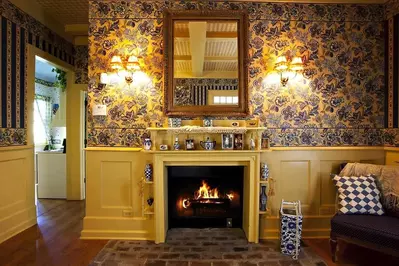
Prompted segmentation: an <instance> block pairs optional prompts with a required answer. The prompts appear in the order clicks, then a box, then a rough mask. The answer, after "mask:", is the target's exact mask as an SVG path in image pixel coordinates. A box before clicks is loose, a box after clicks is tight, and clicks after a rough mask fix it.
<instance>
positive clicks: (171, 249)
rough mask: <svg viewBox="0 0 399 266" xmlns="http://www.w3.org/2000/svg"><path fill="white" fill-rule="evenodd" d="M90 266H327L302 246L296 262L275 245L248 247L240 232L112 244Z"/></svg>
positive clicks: (183, 233) (187, 233)
mask: <svg viewBox="0 0 399 266" xmlns="http://www.w3.org/2000/svg"><path fill="white" fill-rule="evenodd" d="M90 265H107V266H108V265H137V266H138V265H154V266H155V265H156V266H172V265H176V266H177V265H178V266H269V265H270V266H271V265H276V266H277V265H280V266H290V265H312V266H326V265H327V264H326V263H325V262H324V261H323V260H322V259H321V258H320V257H319V256H318V255H316V254H315V253H314V252H313V251H312V250H311V249H310V248H309V247H305V246H302V247H301V253H300V256H299V259H298V260H296V261H295V260H293V259H292V258H291V257H289V256H285V255H282V254H281V253H280V251H279V242H278V241H261V242H260V243H258V244H253V243H248V242H247V239H246V237H245V234H244V232H243V231H242V230H241V229H227V228H226V229H224V228H223V229H215V228H212V229H191V228H190V229H182V228H179V229H172V230H169V231H168V235H167V239H166V243H165V244H159V245H157V244H155V243H154V242H152V241H123V240H111V241H109V242H108V243H107V245H106V246H105V247H104V248H103V249H102V250H101V251H100V253H99V254H98V255H97V256H96V257H95V258H94V260H93V261H92V262H91V264H90Z"/></svg>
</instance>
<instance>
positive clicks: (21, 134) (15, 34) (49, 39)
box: [0, 0, 74, 146]
mask: <svg viewBox="0 0 399 266" xmlns="http://www.w3.org/2000/svg"><path fill="white" fill-rule="evenodd" d="M0 10H1V21H0V25H1V26H0V29H1V33H0V38H1V39H0V41H1V48H0V56H1V64H0V68H1V70H0V73H1V82H0V146H11V145H26V127H27V118H26V116H27V109H26V103H27V102H26V92H27V91H26V90H27V76H26V75H27V46H28V45H33V46H35V47H37V48H39V49H41V50H43V51H45V52H47V53H49V54H51V55H54V56H56V57H57V58H59V59H61V60H63V61H65V62H67V63H69V64H71V65H74V56H73V55H74V47H73V45H72V44H70V43H69V42H67V41H66V40H64V39H63V38H61V37H60V36H58V35H57V34H55V33H54V32H52V31H51V30H49V29H48V28H47V27H45V26H44V25H43V24H41V23H40V22H38V21H37V20H35V19H34V18H32V17H31V16H29V15H27V14H26V13H24V12H22V11H21V10H20V9H18V8H17V7H15V6H14V5H13V4H11V3H10V2H9V1H7V0H2V1H1V2H0Z"/></svg>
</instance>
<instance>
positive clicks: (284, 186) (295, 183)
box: [260, 147, 385, 239]
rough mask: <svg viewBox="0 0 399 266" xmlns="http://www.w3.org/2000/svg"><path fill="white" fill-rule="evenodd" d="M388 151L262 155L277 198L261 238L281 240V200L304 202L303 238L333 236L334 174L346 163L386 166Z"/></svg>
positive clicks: (262, 223)
mask: <svg viewBox="0 0 399 266" xmlns="http://www.w3.org/2000/svg"><path fill="white" fill-rule="evenodd" d="M384 153H385V152H384V148H383V147H381V148H379V149H367V148H349V147H348V148H346V149H345V148H341V149H329V148H324V149H314V150H313V149H302V150H301V149H298V150H296V149H295V148H290V149H287V148H284V149H281V150H279V149H275V150H273V151H272V152H269V153H262V154H261V161H262V162H267V164H268V165H269V168H270V176H271V177H273V178H274V180H275V183H274V186H275V196H273V197H271V198H269V200H271V203H270V204H271V215H267V216H266V215H265V216H261V221H260V226H261V227H260V228H261V229H260V238H268V239H275V238H278V237H279V207H280V203H281V199H284V200H301V202H302V212H303V214H304V221H303V237H304V238H318V237H329V233H330V219H331V217H332V216H333V215H334V213H335V188H334V184H333V183H332V181H331V178H330V173H338V172H339V166H340V164H341V163H343V162H367V163H375V164H384V156H385V155H384Z"/></svg>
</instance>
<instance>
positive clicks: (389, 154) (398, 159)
mask: <svg viewBox="0 0 399 266" xmlns="http://www.w3.org/2000/svg"><path fill="white" fill-rule="evenodd" d="M385 149H386V151H385V164H386V165H395V166H399V148H385Z"/></svg>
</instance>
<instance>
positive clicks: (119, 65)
mask: <svg viewBox="0 0 399 266" xmlns="http://www.w3.org/2000/svg"><path fill="white" fill-rule="evenodd" d="M110 66H111V69H112V70H114V71H117V72H118V75H122V76H124V78H125V81H126V83H127V84H129V85H130V84H131V83H132V82H133V74H134V73H135V72H137V71H140V70H141V67H140V63H139V59H138V57H137V56H134V55H131V56H129V57H128V59H127V62H126V63H125V64H124V63H123V62H122V58H121V57H120V56H119V55H114V56H113V57H112V59H111V64H110Z"/></svg>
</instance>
